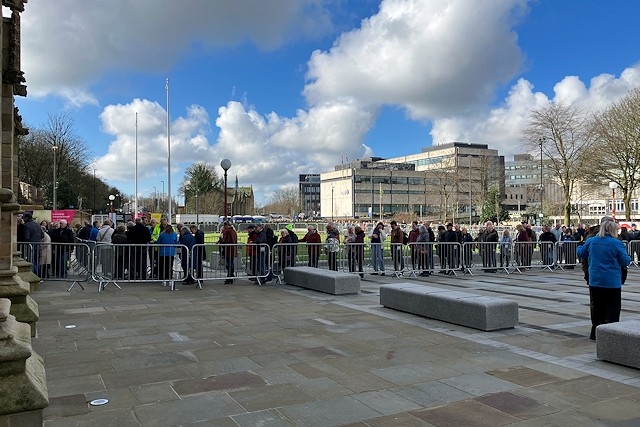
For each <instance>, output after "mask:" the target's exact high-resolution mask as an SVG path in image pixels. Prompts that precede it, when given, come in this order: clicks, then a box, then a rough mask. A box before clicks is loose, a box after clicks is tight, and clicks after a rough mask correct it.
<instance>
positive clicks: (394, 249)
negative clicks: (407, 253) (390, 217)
mask: <svg viewBox="0 0 640 427" xmlns="http://www.w3.org/2000/svg"><path fill="white" fill-rule="evenodd" d="M390 224H391V259H393V271H394V272H401V271H402V270H404V258H403V257H402V244H403V243H404V232H403V231H402V228H400V226H399V225H398V222H397V221H395V220H394V221H391V222H390Z"/></svg>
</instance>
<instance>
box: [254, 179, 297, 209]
mask: <svg viewBox="0 0 640 427" xmlns="http://www.w3.org/2000/svg"><path fill="white" fill-rule="evenodd" d="M263 210H264V212H265V213H267V212H276V213H280V214H285V215H293V214H296V213H298V212H300V193H299V190H298V187H297V186H295V185H288V186H285V187H281V188H279V189H278V190H276V191H274V192H273V194H272V195H271V197H270V198H269V204H267V205H266V206H265V207H264V208H263Z"/></svg>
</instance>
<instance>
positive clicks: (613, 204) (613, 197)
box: [609, 181, 618, 221]
mask: <svg viewBox="0 0 640 427" xmlns="http://www.w3.org/2000/svg"><path fill="white" fill-rule="evenodd" d="M609 188H610V189H611V218H613V220H614V221H615V220H616V188H618V184H617V183H616V182H613V181H611V182H610V183H609Z"/></svg>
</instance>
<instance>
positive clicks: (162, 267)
mask: <svg viewBox="0 0 640 427" xmlns="http://www.w3.org/2000/svg"><path fill="white" fill-rule="evenodd" d="M156 243H157V244H158V245H163V246H160V248H159V250H158V255H159V256H158V267H159V271H158V276H159V278H160V280H171V279H172V278H173V261H174V259H175V256H176V245H177V244H178V235H177V234H176V232H175V231H173V227H172V226H171V225H167V226H166V227H165V228H164V231H162V233H160V234H159V235H158V240H156Z"/></svg>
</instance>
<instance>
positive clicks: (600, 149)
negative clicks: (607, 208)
mask: <svg viewBox="0 0 640 427" xmlns="http://www.w3.org/2000/svg"><path fill="white" fill-rule="evenodd" d="M589 130H590V134H591V136H592V138H593V141H594V146H593V147H594V149H595V150H594V151H595V152H596V153H597V154H592V155H588V156H585V157H586V161H587V162H588V165H589V167H588V168H586V171H587V177H588V180H590V181H592V182H594V183H600V185H602V183H608V182H615V183H616V184H617V185H618V188H619V190H620V192H621V194H622V200H623V201H624V207H625V212H624V214H625V219H626V220H630V219H631V196H632V194H633V191H634V189H635V188H636V187H637V185H638V183H639V180H640V89H635V90H633V91H631V92H630V93H629V94H628V95H627V96H626V97H624V98H623V99H622V100H621V101H619V102H616V103H614V104H612V105H611V106H610V107H609V108H608V109H607V110H605V111H603V112H601V113H598V114H596V115H594V116H593V118H592V119H591V121H590V126H589Z"/></svg>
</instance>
